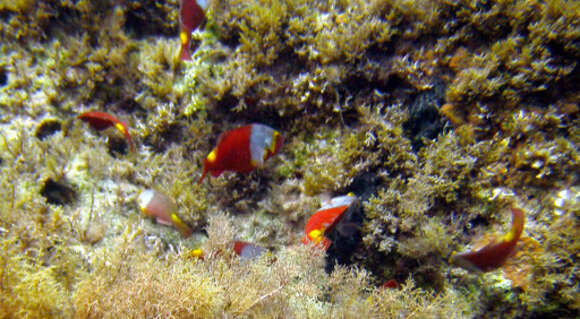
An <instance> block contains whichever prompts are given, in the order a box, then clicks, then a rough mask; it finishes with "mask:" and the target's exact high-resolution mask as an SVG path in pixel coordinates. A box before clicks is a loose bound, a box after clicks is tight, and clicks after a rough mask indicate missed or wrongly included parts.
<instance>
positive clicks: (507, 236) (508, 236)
mask: <svg viewBox="0 0 580 319" xmlns="http://www.w3.org/2000/svg"><path fill="white" fill-rule="evenodd" d="M515 237H516V234H515V231H514V229H512V230H510V231H509V232H508V233H507V234H505V235H504V236H503V240H504V241H505V242H509V241H512V240H513V239H514V238H515Z"/></svg>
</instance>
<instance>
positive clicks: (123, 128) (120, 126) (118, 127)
mask: <svg viewBox="0 0 580 319" xmlns="http://www.w3.org/2000/svg"><path fill="white" fill-rule="evenodd" d="M115 127H116V128H117V129H118V130H119V131H120V132H121V133H123V135H125V134H127V131H125V127H124V126H123V124H121V123H115Z"/></svg>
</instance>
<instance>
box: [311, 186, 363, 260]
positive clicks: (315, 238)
mask: <svg viewBox="0 0 580 319" xmlns="http://www.w3.org/2000/svg"><path fill="white" fill-rule="evenodd" d="M356 199H357V198H356V196H355V195H354V194H353V193H348V194H347V195H345V196H339V197H334V198H332V199H331V200H330V201H329V202H328V203H326V204H325V205H323V206H322V207H321V208H320V209H319V210H318V211H317V212H316V213H314V215H312V217H310V219H309V220H308V222H307V223H306V226H305V227H304V233H305V234H306V235H305V236H304V238H303V239H302V242H304V243H305V244H306V243H309V242H313V243H314V244H316V245H317V246H320V247H322V248H324V250H327V249H328V248H329V247H330V244H331V242H330V240H329V239H328V238H326V236H325V235H326V234H328V232H330V231H331V230H332V229H333V228H334V227H335V226H336V225H337V224H338V222H339V221H340V220H341V218H342V217H343V216H344V213H345V212H346V211H347V210H348V208H349V207H351V206H352V204H353V203H355V201H356Z"/></svg>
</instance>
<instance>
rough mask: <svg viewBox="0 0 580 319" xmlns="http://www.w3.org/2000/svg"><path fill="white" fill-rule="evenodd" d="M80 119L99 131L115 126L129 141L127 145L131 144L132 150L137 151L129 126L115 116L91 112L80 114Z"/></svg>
mask: <svg viewBox="0 0 580 319" xmlns="http://www.w3.org/2000/svg"><path fill="white" fill-rule="evenodd" d="M78 118H79V119H81V120H82V121H84V122H87V123H89V125H90V126H91V127H92V128H93V129H95V130H97V131H102V130H105V129H107V128H109V127H113V126H114V127H115V128H116V129H117V130H119V132H121V134H123V136H125V139H126V140H127V143H129V147H130V148H131V150H133V151H134V150H135V145H134V144H133V139H132V138H131V134H130V133H129V128H128V127H127V124H125V122H123V121H120V120H119V119H118V118H116V117H114V116H113V115H111V114H109V113H105V112H99V111H89V112H84V113H82V114H80V115H79V116H78Z"/></svg>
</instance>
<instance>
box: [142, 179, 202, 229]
mask: <svg viewBox="0 0 580 319" xmlns="http://www.w3.org/2000/svg"><path fill="white" fill-rule="evenodd" d="M137 204H138V205H139V209H140V210H141V212H142V213H143V214H144V215H147V216H150V217H154V218H155V220H156V221H157V222H158V223H159V224H163V225H168V226H171V225H173V226H174V227H175V228H177V230H178V231H179V232H180V233H181V235H183V237H189V236H191V234H192V231H191V229H190V228H189V226H187V224H185V223H184V222H183V221H182V220H181V219H180V218H179V216H177V214H176V213H175V211H176V210H177V208H176V206H175V203H174V202H173V200H172V199H171V198H169V197H167V195H165V194H163V193H161V192H158V191H156V190H153V189H146V190H144V191H142V192H141V194H139V197H138V198H137Z"/></svg>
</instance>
